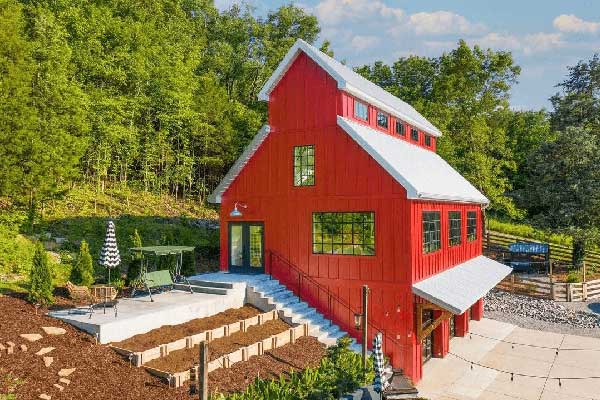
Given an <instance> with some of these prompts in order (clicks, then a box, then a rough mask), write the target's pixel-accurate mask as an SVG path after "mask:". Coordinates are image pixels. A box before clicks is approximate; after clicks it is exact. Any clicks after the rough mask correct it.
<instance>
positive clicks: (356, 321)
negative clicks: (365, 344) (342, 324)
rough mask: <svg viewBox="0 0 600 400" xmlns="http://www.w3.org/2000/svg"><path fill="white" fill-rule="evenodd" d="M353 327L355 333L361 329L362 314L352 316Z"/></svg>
mask: <svg viewBox="0 0 600 400" xmlns="http://www.w3.org/2000/svg"><path fill="white" fill-rule="evenodd" d="M354 327H355V328H356V330H357V331H359V330H360V328H361V327H362V314H354Z"/></svg>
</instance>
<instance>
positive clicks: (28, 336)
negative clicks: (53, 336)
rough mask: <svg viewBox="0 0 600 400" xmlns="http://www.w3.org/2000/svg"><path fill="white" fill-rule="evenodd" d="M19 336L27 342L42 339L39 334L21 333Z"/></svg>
mask: <svg viewBox="0 0 600 400" xmlns="http://www.w3.org/2000/svg"><path fill="white" fill-rule="evenodd" d="M19 336H21V337H22V338H23V339H25V340H28V341H30V342H35V341H37V340H40V339H41V338H42V337H43V336H42V335H40V334H39V333H22V334H20V335H19Z"/></svg>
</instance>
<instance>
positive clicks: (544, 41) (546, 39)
mask: <svg viewBox="0 0 600 400" xmlns="http://www.w3.org/2000/svg"><path fill="white" fill-rule="evenodd" d="M564 44H565V42H564V41H563V39H562V35H561V34H560V33H544V32H539V33H532V34H529V35H525V37H524V38H523V52H524V53H525V54H532V53H541V52H544V51H548V50H552V49H556V48H558V47H562V46H564Z"/></svg>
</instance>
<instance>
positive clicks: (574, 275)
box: [567, 271, 581, 283]
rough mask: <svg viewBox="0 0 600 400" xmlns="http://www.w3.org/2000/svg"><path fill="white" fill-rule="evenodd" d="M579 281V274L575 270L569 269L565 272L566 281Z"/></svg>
mask: <svg viewBox="0 0 600 400" xmlns="http://www.w3.org/2000/svg"><path fill="white" fill-rule="evenodd" d="M578 282H581V274H580V273H579V272H577V271H569V273H568V274H567V283H578Z"/></svg>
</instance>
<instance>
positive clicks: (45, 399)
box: [40, 393, 52, 400]
mask: <svg viewBox="0 0 600 400" xmlns="http://www.w3.org/2000/svg"><path fill="white" fill-rule="evenodd" d="M40 399H42V400H52V397H50V396H48V395H47V394H46V393H42V394H40Z"/></svg>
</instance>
